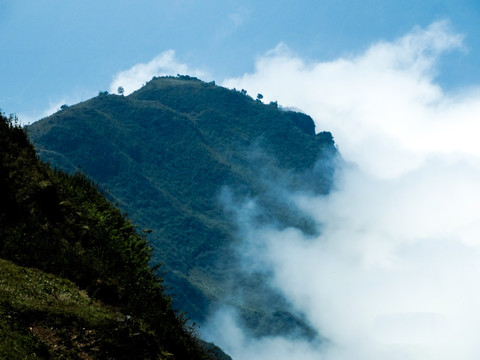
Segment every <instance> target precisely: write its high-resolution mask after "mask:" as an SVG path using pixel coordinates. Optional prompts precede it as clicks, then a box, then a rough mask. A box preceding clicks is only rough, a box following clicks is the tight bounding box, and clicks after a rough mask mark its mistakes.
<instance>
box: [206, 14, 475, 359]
mask: <svg viewBox="0 0 480 360" xmlns="http://www.w3.org/2000/svg"><path fill="white" fill-rule="evenodd" d="M450 51H465V45H464V37H463V36H462V35H461V34H457V33H455V32H454V31H453V30H452V29H451V25H450V24H449V23H448V22H447V21H441V22H436V23H433V24H431V25H430V26H429V27H427V28H415V29H412V31H411V32H410V33H408V34H406V35H404V36H403V37H401V38H399V39H397V40H394V41H392V42H379V43H377V44H373V45H372V46H371V47H370V48H368V49H367V50H366V51H365V52H363V53H360V54H354V55H351V56H349V57H345V58H341V59H337V60H334V61H330V62H318V63H312V62H310V63H308V62H305V61H304V60H302V59H300V58H299V57H297V56H296V55H295V54H294V53H293V52H292V51H291V50H289V49H288V48H287V47H286V46H285V45H279V46H278V47H277V48H275V49H274V50H272V51H271V52H269V53H267V54H265V55H264V56H262V57H260V58H259V59H258V60H257V63H256V67H255V72H254V73H251V74H245V75H244V76H242V77H240V78H235V79H228V80H226V81H225V83H224V85H226V86H229V87H236V88H243V89H246V90H247V91H248V92H249V93H253V94H256V93H262V94H263V95H264V100H265V101H266V102H269V101H278V102H279V103H280V104H281V105H283V106H287V107H294V108H300V109H302V110H303V111H304V112H306V113H307V114H309V115H311V116H312V117H313V118H314V120H315V122H316V127H317V131H322V130H328V131H331V132H332V133H333V135H334V137H335V140H336V143H337V146H338V148H339V151H340V153H341V155H342V157H343V159H344V162H343V163H342V165H341V166H340V165H339V166H338V168H337V171H336V175H335V179H334V186H333V188H332V191H331V192H330V193H329V194H328V195H324V196H319V195H315V194H314V193H313V192H308V191H287V190H286V189H285V188H284V187H283V186H282V184H275V183H274V182H269V183H270V186H271V187H272V191H276V193H278V194H279V196H282V197H284V198H285V201H286V202H287V201H288V202H289V203H291V204H293V206H294V207H296V208H298V209H299V210H300V211H301V212H302V213H303V214H304V216H305V217H308V218H309V219H311V220H313V221H314V223H315V224H316V227H317V229H318V234H316V235H312V234H304V233H303V232H302V231H301V230H300V229H297V228H292V227H290V228H280V227H278V226H276V225H274V224H259V223H258V222H255V220H254V219H255V215H256V214H258V212H261V211H263V209H261V207H260V206H259V205H258V204H257V203H256V201H255V199H243V201H239V202H236V203H232V202H230V203H225V206H226V207H228V208H230V209H234V211H233V212H234V214H235V219H236V222H237V225H238V229H239V231H238V234H237V235H238V239H239V245H238V247H237V250H238V254H240V255H239V256H243V261H244V263H245V268H246V269H249V268H250V269H254V270H253V271H261V272H263V273H265V274H269V275H270V277H269V279H270V284H269V285H270V286H272V287H273V288H275V289H276V290H278V291H280V292H281V294H283V296H284V297H285V298H286V299H287V300H288V302H289V303H290V304H291V305H292V307H293V309H294V310H295V311H296V312H298V313H300V314H303V315H304V316H305V318H306V319H307V321H308V323H309V325H310V326H311V327H312V328H313V329H314V330H315V331H316V332H317V334H318V338H316V339H314V340H312V341H306V340H305V339H294V338H292V337H289V338H281V337H270V338H262V339H253V338H251V337H249V336H248V334H246V333H245V331H243V330H242V328H241V325H240V324H239V322H238V321H237V320H236V316H235V313H234V311H233V310H231V309H225V308H222V309H220V310H218V311H217V312H215V313H214V314H212V317H211V319H210V321H209V322H208V323H207V324H204V326H203V327H202V329H201V332H202V335H203V336H205V337H206V338H207V339H210V340H214V341H215V342H216V343H217V344H218V345H220V346H221V347H223V348H224V349H225V350H226V351H227V353H229V354H230V355H231V356H232V357H233V358H234V359H236V360H242V359H252V358H258V359H280V360H281V359H291V358H295V359H325V360H344V359H345V360H346V359H349V360H350V359H369V360H376V359H378V360H384V359H402V360H405V359H412V360H420V359H422V360H424V359H436V360H442V359H464V360H469V359H477V358H478V354H479V351H480V343H479V342H478V340H477V334H479V333H480V286H479V283H480V281H479V280H480V141H478V135H477V134H479V131H478V130H479V129H480V118H479V116H480V115H479V114H480V91H479V88H478V87H476V88H469V89H460V90H458V89H457V90H456V91H455V92H453V91H447V90H446V89H443V88H442V87H441V86H440V85H439V84H438V83H436V76H437V75H438V69H439V67H438V64H439V62H440V61H441V58H442V56H446V54H447V53H448V52H450ZM465 56H468V55H467V54H466V55H465ZM276 187H277V188H276ZM241 254H244V255H241Z"/></svg>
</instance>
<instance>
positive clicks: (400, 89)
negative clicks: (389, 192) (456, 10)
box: [224, 22, 480, 176]
mask: <svg viewBox="0 0 480 360" xmlns="http://www.w3.org/2000/svg"><path fill="white" fill-rule="evenodd" d="M461 46H462V37H461V36H459V35H457V34H453V33H452V32H450V31H449V29H448V23H446V22H439V23H434V24H432V25H431V26H430V27H428V28H427V29H423V30H422V29H415V30H414V31H412V33H410V34H408V35H406V36H404V37H403V38H401V39H398V40H397V41H395V42H392V43H385V42H383V43H378V44H374V45H372V46H371V47H370V48H369V49H368V50H367V51H366V52H365V53H362V54H360V55H358V56H355V57H351V58H342V59H338V60H335V61H331V62H319V63H308V64H307V63H305V62H304V61H303V60H302V59H300V58H298V57H296V56H294V55H293V54H291V52H289V50H288V49H287V48H286V47H285V45H280V46H278V47H277V48H276V49H275V50H273V51H271V52H269V53H268V54H267V55H266V56H264V57H261V58H260V59H258V61H257V63H256V67H255V69H256V70H255V72H254V73H253V74H246V75H244V76H243V77H241V78H234V79H228V80H226V81H225V82H224V85H225V86H227V87H236V88H239V89H241V88H243V89H246V90H247V91H248V92H249V93H262V94H263V95H264V99H265V101H267V102H268V101H274V100H278V102H279V103H280V104H282V105H284V106H295V107H299V108H301V109H302V110H303V111H305V112H306V113H308V114H309V115H311V116H313V117H314V118H315V121H316V124H317V129H321V130H323V129H328V130H331V131H332V132H333V133H334V136H335V138H336V139H337V142H338V144H339V146H340V147H341V150H342V154H343V155H344V156H345V157H346V158H348V159H351V160H353V161H356V162H357V163H359V164H360V165H362V167H364V168H365V169H368V170H369V171H372V172H374V173H375V174H382V175H383V176H395V175H397V174H399V173H402V172H403V171H408V170H411V169H413V168H415V167H416V166H418V165H419V164H421V162H422V161H423V160H424V159H425V157H426V156H427V155H428V153H429V152H431V151H437V152H445V151H452V150H458V151H468V152H474V153H476V154H480V146H479V145H478V142H477V141H476V139H475V137H474V136H472V133H471V132H469V130H470V129H471V127H472V126H476V124H477V121H476V118H475V116H474V114H475V112H474V111H471V110H473V109H475V110H479V107H480V104H479V102H478V101H476V98H477V96H473V98H472V97H471V96H470V95H473V94H470V95H467V96H466V97H464V98H463V99H462V100H461V101H460V102H459V101H457V100H456V99H453V98H451V97H449V96H448V95H446V94H445V93H444V92H443V91H442V89H441V88H440V87H439V86H438V85H437V84H435V83H434V82H433V81H432V80H433V75H434V73H435V67H434V65H435V61H436V60H437V58H438V56H439V55H441V54H442V53H443V52H445V51H448V50H452V49H455V48H459V47H461ZM459 114H461V115H463V116H462V117H461V118H458V115H459ZM452 118H456V122H455V126H452V123H453V122H452ZM359 149H361V151H359ZM380 155H383V156H380Z"/></svg>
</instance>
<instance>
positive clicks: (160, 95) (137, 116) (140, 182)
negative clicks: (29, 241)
mask: <svg viewBox="0 0 480 360" xmlns="http://www.w3.org/2000/svg"><path fill="white" fill-rule="evenodd" d="M314 129H315V125H314V122H313V120H312V119H311V118H310V117H309V116H308V115H305V114H301V113H297V112H292V111H283V110H281V109H279V107H278V105H277V104H276V103H270V104H268V105H267V104H263V103H262V102H261V101H259V100H254V99H252V98H251V97H250V96H248V95H246V93H245V92H242V91H236V90H229V89H226V88H222V87H219V86H216V85H214V84H213V83H205V82H202V81H201V80H198V79H196V78H191V77H188V76H178V77H163V78H153V79H152V81H150V82H149V83H147V85H145V86H144V87H142V88H141V89H139V90H137V91H136V92H134V93H132V94H130V95H129V96H120V95H107V94H105V93H101V94H99V96H97V97H95V98H93V99H90V100H87V101H86V102H83V103H80V104H78V105H75V106H70V107H68V108H64V109H63V110H61V111H59V112H58V113H56V114H54V115H52V116H50V117H48V118H45V119H42V120H41V121H39V122H37V123H34V124H32V125H31V126H29V127H28V129H27V130H28V133H29V135H30V138H31V139H32V141H33V142H34V144H35V146H36V148H37V151H38V153H39V155H40V157H41V158H42V159H43V160H45V161H47V162H50V163H52V164H53V165H55V166H58V167H60V168H62V169H63V170H66V171H70V172H72V171H75V170H76V169H77V168H80V169H81V170H82V171H84V172H85V173H86V174H87V175H88V176H91V177H92V178H93V179H94V180H95V181H96V182H98V183H99V184H100V185H101V187H102V188H104V189H105V190H106V192H107V194H108V196H109V197H111V199H113V200H114V201H115V202H117V203H118V204H119V206H120V207H121V208H122V210H123V211H126V212H127V213H128V214H129V215H130V216H131V217H132V219H133V220H134V221H135V222H136V223H137V224H139V226H141V227H144V228H150V229H151V230H152V233H151V234H149V236H148V237H149V241H150V243H151V244H152V246H153V247H154V249H155V250H154V255H153V260H154V262H156V263H162V264H164V269H165V270H166V273H167V275H166V277H165V278H166V282H167V284H168V286H169V287H171V289H172V290H171V291H172V294H175V304H176V306H178V307H179V308H182V309H185V310H186V311H187V313H188V314H189V316H190V317H191V318H192V319H193V320H195V321H199V322H202V321H203V320H205V316H206V314H208V313H209V312H210V311H212V306H214V305H213V304H215V303H218V302H224V301H225V298H226V297H228V295H229V293H231V291H232V290H233V289H232V288H231V285H229V283H230V282H231V279H232V278H236V279H237V280H238V282H239V283H242V284H246V285H245V288H244V292H245V293H246V294H247V295H246V298H247V300H246V305H245V304H240V303H238V301H237V300H232V299H230V300H228V301H229V302H230V303H229V305H233V306H235V307H237V308H239V311H240V313H241V315H242V317H243V318H244V319H246V320H245V323H246V325H247V326H248V327H249V328H250V329H251V330H252V331H253V332H254V333H255V334H256V335H260V336H261V335H268V334H274V333H279V332H280V333H283V332H287V333H288V332H291V331H295V332H297V331H298V328H299V327H300V328H301V331H302V332H304V333H308V332H309V330H308V325H306V324H305V323H304V322H303V320H302V319H301V316H300V315H299V314H293V313H292V312H291V310H290V309H288V306H287V305H286V304H285V303H284V302H283V300H282V299H281V296H280V295H279V294H275V291H274V290H273V289H268V291H267V292H268V293H269V294H270V295H268V296H270V300H266V298H265V299H261V298H259V297H258V295H256V294H255V290H254V289H255V288H256V287H259V286H263V287H265V286H266V285H265V284H264V283H263V282H264V281H265V279H260V278H258V279H249V278H248V277H246V276H245V275H244V274H241V272H240V271H239V270H238V264H237V262H238V259H237V258H236V257H235V255H234V254H233V253H232V245H233V244H234V242H235V236H236V235H235V224H234V223H233V222H232V220H231V219H230V218H229V217H228V214H226V213H225V208H224V205H223V204H222V203H221V201H219V195H220V193H221V190H222V189H223V188H224V187H225V186H227V187H228V188H229V189H231V190H233V192H234V193H235V194H236V195H238V196H257V197H259V199H260V201H261V202H263V203H264V204H265V205H266V206H267V207H268V209H269V213H270V216H271V217H272V218H276V219H277V220H278V221H277V222H278V223H279V224H284V226H287V225H290V226H303V227H308V226H309V225H308V224H307V223H305V221H306V220H305V219H302V216H301V213H299V212H298V209H290V208H289V205H287V204H282V203H281V201H279V200H278V199H276V196H275V194H273V193H271V192H270V193H269V190H268V186H266V184H265V180H266V177H268V176H272V177H276V176H282V175H281V174H285V173H288V174H289V177H288V180H287V181H286V186H288V187H291V188H295V189H299V190H304V191H311V192H314V193H325V192H327V191H329V187H330V184H331V179H332V176H333V173H334V169H335V165H334V161H333V160H332V159H334V158H336V157H337V156H338V152H337V150H336V147H335V144H334V142H333V137H332V135H331V134H330V133H328V132H320V133H319V134H315V130H314ZM262 172H263V174H262ZM300 178H301V179H302V181H299V179H300ZM305 180H306V181H305ZM311 231H315V229H311ZM262 283H263V285H262ZM267 288H268V286H267ZM268 296H267V298H268ZM272 299H275V302H274V303H276V304H278V306H277V305H276V306H274V308H271V307H270V306H269V303H271V300H272ZM228 301H227V302H228ZM232 301H233V302H232ZM252 308H253V309H255V314H256V315H255V316H252V314H249V313H248V311H249V310H247V309H252ZM259 309H260V310H259ZM256 310H258V312H257V311H256ZM278 319H280V320H278ZM292 329H293V330H292ZM294 329H296V330H294Z"/></svg>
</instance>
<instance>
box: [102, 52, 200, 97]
mask: <svg viewBox="0 0 480 360" xmlns="http://www.w3.org/2000/svg"><path fill="white" fill-rule="evenodd" d="M177 74H181V75H190V76H195V77H200V78H205V76H207V75H206V73H205V72H203V71H202V70H199V69H191V68H189V67H188V66H187V65H186V64H182V63H180V62H178V60H177V59H176V58H175V52H174V51H173V50H167V51H164V52H163V53H161V54H159V55H158V56H156V57H155V58H154V59H152V60H151V61H149V62H147V63H139V64H136V65H134V66H132V67H131V68H130V69H128V70H124V71H121V72H119V73H118V74H116V75H115V76H114V77H113V81H112V83H111V84H110V87H109V91H110V93H116V92H117V89H118V87H120V86H122V87H123V88H124V90H125V95H128V94H130V93H132V92H134V91H135V90H138V89H139V88H140V87H142V86H143V85H144V84H145V83H146V82H148V81H150V80H151V79H152V78H153V77H154V76H165V75H173V76H175V75H177Z"/></svg>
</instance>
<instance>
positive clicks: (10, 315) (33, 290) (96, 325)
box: [0, 259, 149, 360]
mask: <svg viewBox="0 0 480 360" xmlns="http://www.w3.org/2000/svg"><path fill="white" fill-rule="evenodd" d="M148 335H149V334H148V331H147V330H146V329H145V328H143V327H142V324H140V323H138V322H136V321H134V320H132V319H131V318H130V317H129V316H128V315H124V314H122V313H120V312H119V311H117V310H116V309H115V308H112V307H108V306H106V305H104V304H103V303H101V302H99V301H96V300H93V299H91V298H90V297H88V295H87V294H86V293H85V292H84V291H82V290H80V289H79V288H78V287H77V286H76V285H75V284H74V283H72V282H71V281H69V280H66V279H62V278H58V277H56V276H53V275H50V274H47V273H44V272H42V271H39V270H37V269H31V268H25V267H21V266H17V265H15V264H13V263H11V262H9V261H6V260H2V259H0V359H10V360H15V359H38V358H47V359H97V358H98V359H100V358H105V359H108V358H119V357H117V356H118V354H119V353H120V350H121V348H122V344H121V343H120V342H123V341H125V344H128V343H129V342H131V341H129V340H131V339H132V338H138V339H140V340H141V339H142V338H143V339H144V338H146V337H148ZM122 337H123V338H125V339H122ZM140 342H141V341H140Z"/></svg>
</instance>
